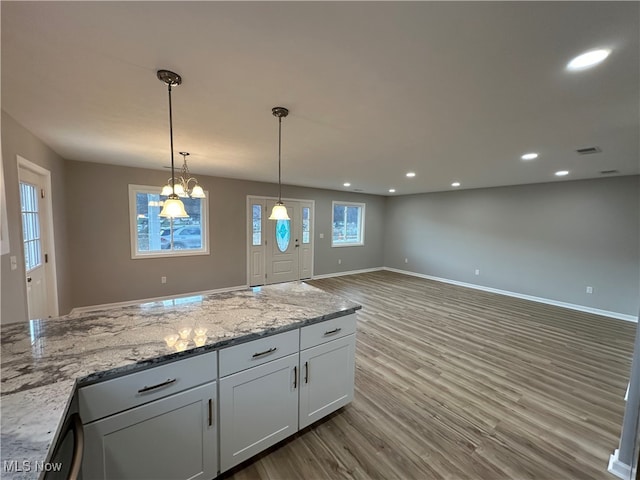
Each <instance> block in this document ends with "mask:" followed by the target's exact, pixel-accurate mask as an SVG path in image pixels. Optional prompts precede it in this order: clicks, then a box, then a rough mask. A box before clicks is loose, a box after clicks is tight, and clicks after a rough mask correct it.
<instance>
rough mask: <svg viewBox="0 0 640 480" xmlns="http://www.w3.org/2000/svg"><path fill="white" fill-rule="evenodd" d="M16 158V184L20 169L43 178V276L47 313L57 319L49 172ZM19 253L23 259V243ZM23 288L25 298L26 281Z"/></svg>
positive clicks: (57, 308)
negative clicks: (45, 257)
mask: <svg viewBox="0 0 640 480" xmlns="http://www.w3.org/2000/svg"><path fill="white" fill-rule="evenodd" d="M16 158H17V163H18V182H20V170H21V169H22V170H29V171H30V172H32V173H35V174H36V175H38V176H40V177H43V178H42V180H43V183H44V189H45V192H46V194H45V196H44V199H41V200H42V202H41V205H42V207H43V208H42V210H41V215H42V217H41V218H42V219H44V223H45V225H44V226H43V225H42V224H41V225H40V228H42V229H43V231H44V232H45V234H46V239H45V242H44V244H43V252H44V253H46V254H47V256H48V261H47V262H46V263H45V276H46V279H47V311H48V312H49V315H50V316H52V317H57V316H58V315H59V314H60V311H59V306H58V277H57V271H56V249H55V237H54V233H53V202H52V201H51V197H52V195H53V191H52V188H51V172H50V171H49V170H47V169H46V168H43V167H41V166H40V165H36V164H35V163H33V162H30V161H29V160H27V159H26V158H24V157H21V156H20V155H16ZM41 223H42V222H41ZM20 228H21V230H20V231H21V232H22V226H21V227H20ZM21 238H22V236H21ZM20 251H21V252H22V258H24V243H23V242H20ZM24 288H25V296H26V289H27V284H26V281H25V282H24Z"/></svg>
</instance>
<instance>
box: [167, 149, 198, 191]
mask: <svg viewBox="0 0 640 480" xmlns="http://www.w3.org/2000/svg"><path fill="white" fill-rule="evenodd" d="M179 153H180V155H182V159H183V163H182V168H181V170H180V176H179V177H177V178H176V177H175V176H173V175H172V176H171V178H170V179H169V180H167V184H166V185H165V186H164V187H162V192H161V195H171V193H173V192H174V191H175V193H176V195H178V197H182V198H186V197H189V198H205V197H206V195H205V194H204V190H203V189H202V187H201V186H200V185H198V180H197V179H196V177H192V176H191V174H190V173H189V167H188V166H187V156H188V155H189V152H179Z"/></svg>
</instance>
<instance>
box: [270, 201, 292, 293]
mask: <svg viewBox="0 0 640 480" xmlns="http://www.w3.org/2000/svg"><path fill="white" fill-rule="evenodd" d="M275 203H276V202H275V201H273V200H268V201H267V209H266V210H267V213H268V214H270V212H271V210H272V209H273V206H274V205H275ZM286 207H287V213H288V214H289V218H290V220H268V219H267V241H266V247H267V265H266V267H267V268H266V274H267V278H266V282H265V283H267V284H268V283H281V282H292V281H294V280H299V279H300V272H299V270H298V268H299V257H298V249H299V248H300V238H299V235H298V231H299V229H300V225H299V221H298V218H299V216H300V206H299V205H298V203H297V202H286Z"/></svg>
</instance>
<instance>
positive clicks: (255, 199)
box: [245, 195, 316, 285]
mask: <svg viewBox="0 0 640 480" xmlns="http://www.w3.org/2000/svg"><path fill="white" fill-rule="evenodd" d="M268 200H278V197H269V196H263V195H247V202H246V206H245V215H246V217H245V225H246V228H247V243H246V262H247V269H246V270H247V272H246V273H247V285H251V248H252V247H253V245H252V241H251V239H252V238H253V229H252V225H251V222H250V221H249V212H250V210H251V205H252V204H258V203H259V204H261V205H262V208H263V215H262V222H263V223H262V234H263V236H264V234H265V233H266V228H265V222H267V221H268V215H267V213H268V212H267V211H266V204H267V201H268ZM282 201H283V203H285V204H286V203H287V202H306V203H310V204H311V218H312V223H311V275H310V276H309V279H312V278H313V272H314V263H315V243H316V242H315V238H314V237H315V223H316V201H315V200H311V199H308V198H282ZM263 238H264V237H263ZM261 247H262V261H263V266H262V270H263V273H264V271H265V268H266V263H265V262H266V260H265V258H266V248H265V245H264V242H263V243H262V246H261ZM254 248H255V247H254ZM298 268H300V267H299V266H298ZM262 284H263V285H264V284H265V282H264V278H263V282H262Z"/></svg>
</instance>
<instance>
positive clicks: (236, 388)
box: [220, 330, 299, 472]
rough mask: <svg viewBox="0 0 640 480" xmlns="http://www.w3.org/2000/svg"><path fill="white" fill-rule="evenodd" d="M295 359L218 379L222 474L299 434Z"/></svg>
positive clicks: (270, 363) (276, 362)
mask: <svg viewBox="0 0 640 480" xmlns="http://www.w3.org/2000/svg"><path fill="white" fill-rule="evenodd" d="M296 333H297V330H296ZM298 358H299V355H298V353H295V354H293V355H289V356H286V357H283V358H279V359H277V360H273V361H271V362H267V363H264V364H262V365H259V366H257V367H253V368H249V369H247V370H243V371H241V372H238V373H235V374H232V375H229V376H227V377H223V378H221V379H220V471H221V472H224V471H226V470H228V469H229V468H231V467H233V466H235V465H237V464H239V463H241V462H243V461H244V460H247V459H248V458H251V457H252V456H254V455H255V454H257V453H259V452H261V451H262V450H264V449H265V448H267V447H270V446H271V445H273V444H275V443H277V442H279V441H281V440H284V439H285V438H287V437H289V436H290V435H293V434H294V433H295V432H297V431H298V386H299V383H298ZM222 366H223V365H222V359H221V363H220V367H221V368H222Z"/></svg>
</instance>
